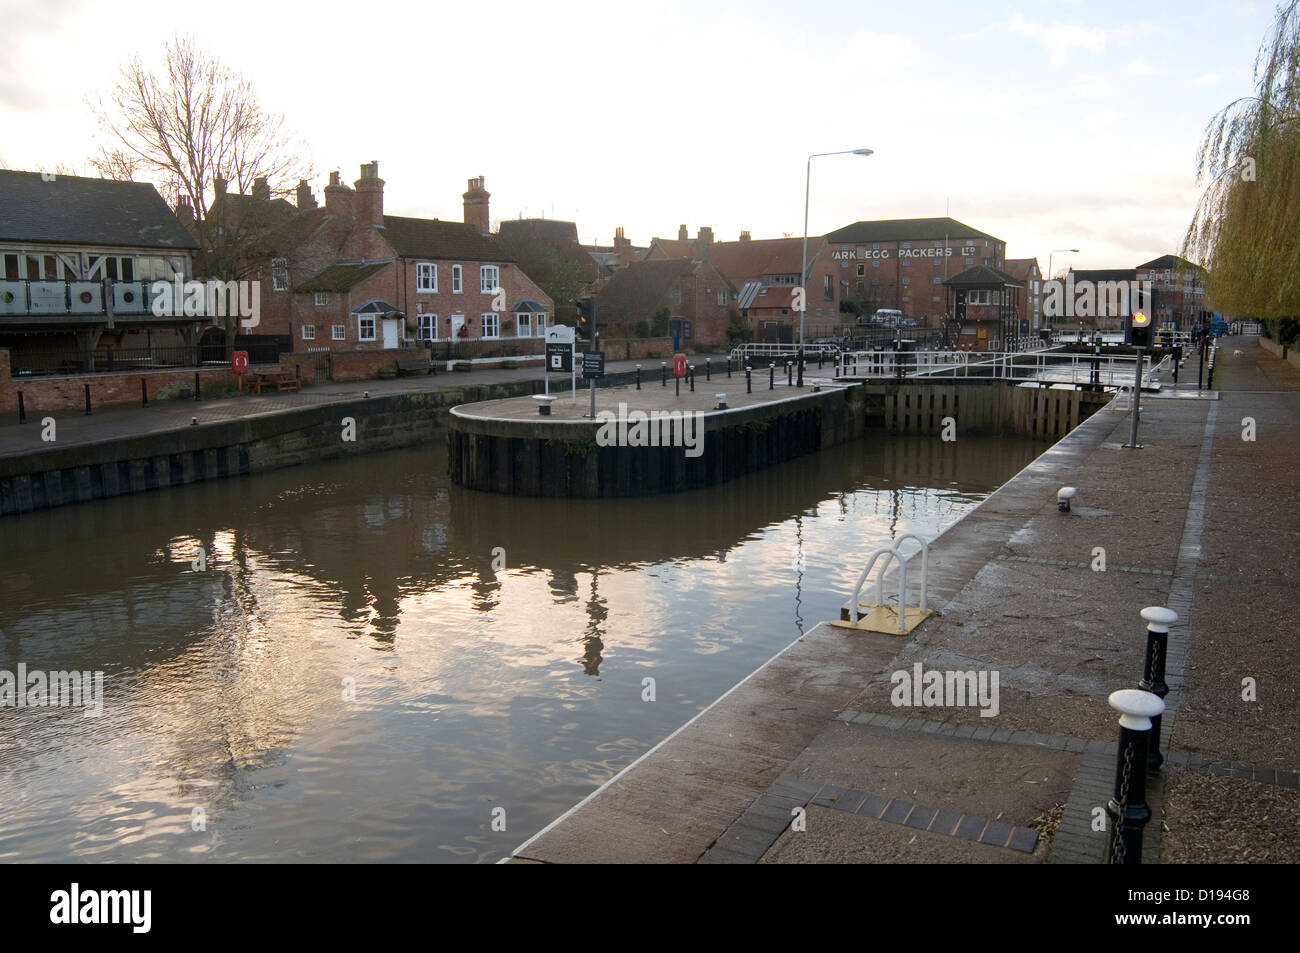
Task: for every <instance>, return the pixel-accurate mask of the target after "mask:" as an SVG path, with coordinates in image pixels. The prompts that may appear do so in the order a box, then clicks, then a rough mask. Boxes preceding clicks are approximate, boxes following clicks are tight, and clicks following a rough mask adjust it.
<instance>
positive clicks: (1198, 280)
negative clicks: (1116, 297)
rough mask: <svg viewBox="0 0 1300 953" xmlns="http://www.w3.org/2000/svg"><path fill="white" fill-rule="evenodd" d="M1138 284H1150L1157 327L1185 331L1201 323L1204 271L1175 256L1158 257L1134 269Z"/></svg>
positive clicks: (1192, 263)
mask: <svg viewBox="0 0 1300 953" xmlns="http://www.w3.org/2000/svg"><path fill="white" fill-rule="evenodd" d="M1136 278H1137V280H1138V281H1149V282H1151V290H1152V291H1153V292H1154V294H1155V307H1154V311H1155V314H1154V315H1153V317H1154V318H1155V320H1156V325H1157V327H1162V326H1164V325H1165V324H1173V325H1174V326H1175V327H1177V328H1179V329H1180V330H1187V329H1189V328H1191V327H1193V326H1194V325H1196V324H1197V323H1198V322H1199V321H1202V320H1204V311H1205V269H1204V268H1202V267H1201V266H1200V265H1197V264H1196V263H1194V262H1190V261H1188V260H1187V259H1186V258H1180V257H1179V256H1178V255H1161V256H1160V257H1159V258H1153V259H1152V260H1151V261H1148V262H1144V263H1143V264H1141V265H1138V266H1137V269H1136Z"/></svg>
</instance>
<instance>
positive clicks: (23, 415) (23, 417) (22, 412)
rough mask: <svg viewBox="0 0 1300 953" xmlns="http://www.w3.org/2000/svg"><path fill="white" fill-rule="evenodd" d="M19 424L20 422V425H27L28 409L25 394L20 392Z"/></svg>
mask: <svg viewBox="0 0 1300 953" xmlns="http://www.w3.org/2000/svg"><path fill="white" fill-rule="evenodd" d="M18 422H19V423H20V424H25V423H27V407H26V405H24V404H23V392H22V391H19V392H18Z"/></svg>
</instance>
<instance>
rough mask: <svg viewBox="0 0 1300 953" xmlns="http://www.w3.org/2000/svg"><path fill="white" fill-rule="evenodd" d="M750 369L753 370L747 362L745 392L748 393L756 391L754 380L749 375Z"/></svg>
mask: <svg viewBox="0 0 1300 953" xmlns="http://www.w3.org/2000/svg"><path fill="white" fill-rule="evenodd" d="M750 370H751V368H750V366H749V365H748V364H746V365H745V393H746V394H752V393H754V381H753V379H752V378H751V377H750V376H749V373H750Z"/></svg>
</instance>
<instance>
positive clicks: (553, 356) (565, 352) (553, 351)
mask: <svg viewBox="0 0 1300 953" xmlns="http://www.w3.org/2000/svg"><path fill="white" fill-rule="evenodd" d="M571 370H573V345H572V344H570V343H568V342H558V341H555V342H553V341H547V342H546V372H547V373H548V374H558V373H560V372H562V371H571Z"/></svg>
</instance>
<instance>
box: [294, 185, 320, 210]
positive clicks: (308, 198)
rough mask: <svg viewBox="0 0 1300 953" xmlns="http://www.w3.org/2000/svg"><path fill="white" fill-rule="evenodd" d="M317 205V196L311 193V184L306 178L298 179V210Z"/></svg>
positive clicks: (312, 207)
mask: <svg viewBox="0 0 1300 953" xmlns="http://www.w3.org/2000/svg"><path fill="white" fill-rule="evenodd" d="M315 207H316V196H314V195H312V194H311V186H310V185H308V184H307V180H306V179H299V180H298V211H300V212H305V211H307V210H308V209H314V208H315Z"/></svg>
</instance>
